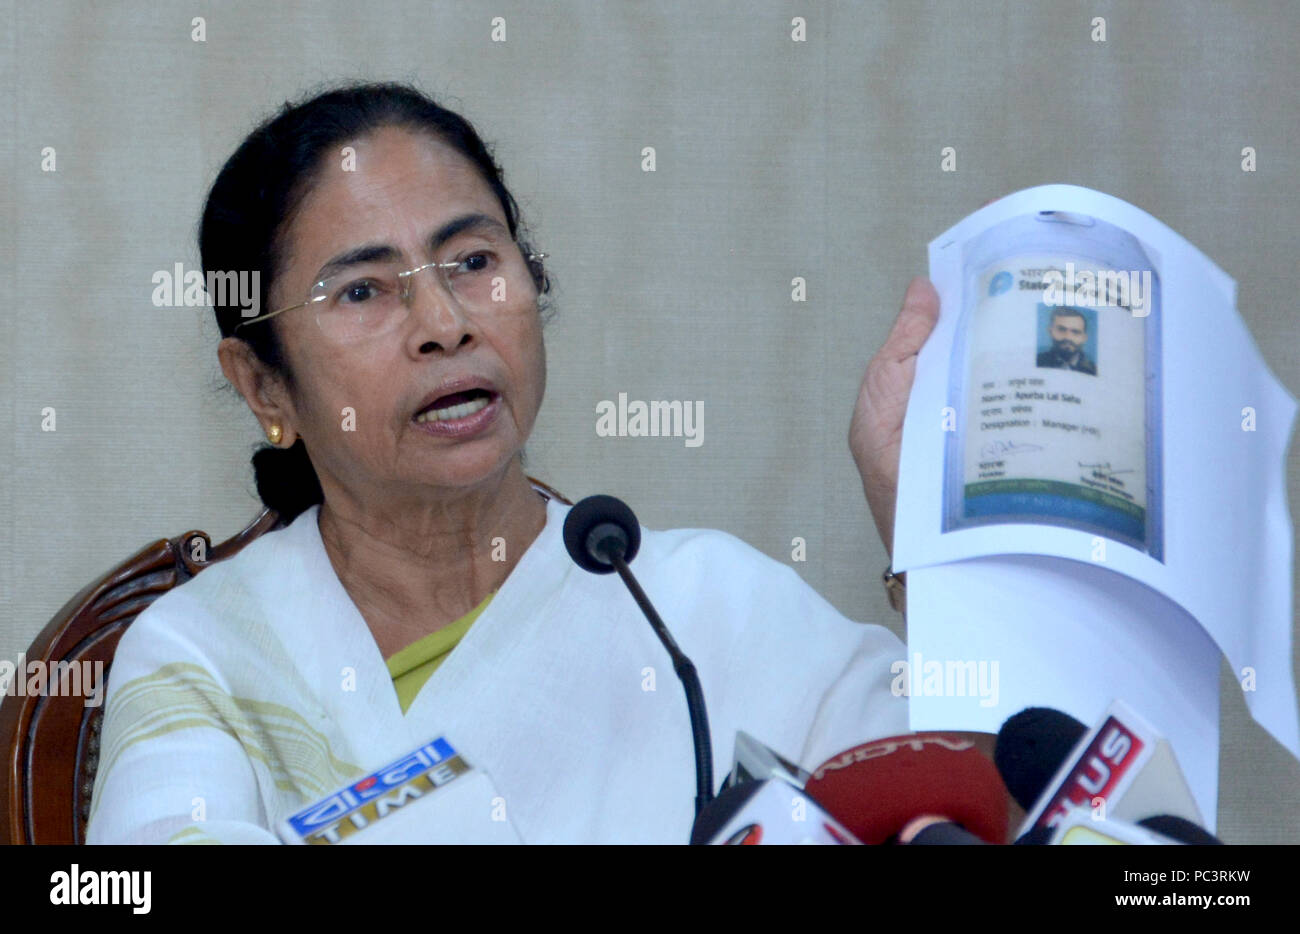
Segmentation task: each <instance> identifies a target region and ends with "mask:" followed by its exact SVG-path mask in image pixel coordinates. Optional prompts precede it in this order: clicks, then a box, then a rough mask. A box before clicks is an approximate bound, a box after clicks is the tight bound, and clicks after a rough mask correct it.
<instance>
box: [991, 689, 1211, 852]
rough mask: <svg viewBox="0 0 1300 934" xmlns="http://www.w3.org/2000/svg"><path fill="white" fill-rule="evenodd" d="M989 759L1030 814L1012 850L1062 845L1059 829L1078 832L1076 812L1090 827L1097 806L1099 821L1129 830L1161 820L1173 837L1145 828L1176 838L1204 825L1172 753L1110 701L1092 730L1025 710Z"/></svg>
mask: <svg viewBox="0 0 1300 934" xmlns="http://www.w3.org/2000/svg"><path fill="white" fill-rule="evenodd" d="M1063 750H1065V751H1064V752H1063ZM994 760H995V761H996V762H997V764H998V768H999V770H1000V771H1001V772H1002V776H1003V780H1004V781H1005V782H1006V785H1007V788H1008V789H1009V790H1011V792H1012V794H1013V796H1014V797H1015V798H1016V800H1017V802H1019V803H1020V805H1021V807H1023V808H1025V810H1026V811H1027V812H1028V816H1027V817H1026V819H1025V823H1024V825H1023V826H1022V827H1021V837H1020V839H1018V840H1017V841H1016V842H1017V843H1029V844H1039V843H1057V842H1060V841H1062V840H1063V839H1064V837H1065V833H1064V829H1068V828H1064V825H1066V824H1067V823H1068V824H1069V826H1075V817H1076V815H1074V812H1075V811H1076V810H1080V809H1081V810H1084V811H1086V812H1087V816H1088V819H1089V820H1092V814H1093V809H1094V808H1096V807H1097V806H1098V805H1099V804H1100V806H1101V807H1102V808H1103V809H1104V810H1103V815H1102V816H1104V817H1105V818H1108V819H1109V820H1110V821H1112V822H1114V823H1127V824H1129V825H1130V826H1136V825H1137V824H1140V822H1141V821H1142V820H1144V819H1148V818H1156V816H1157V815H1158V816H1159V818H1160V820H1159V821H1158V823H1159V824H1160V826H1163V827H1165V828H1166V829H1169V830H1170V831H1171V832H1170V833H1168V834H1165V833H1163V831H1161V830H1159V829H1157V827H1155V826H1153V827H1151V828H1148V829H1149V830H1152V831H1155V832H1156V833H1160V834H1161V835H1162V836H1165V837H1172V838H1174V839H1179V835H1180V834H1181V835H1183V836H1185V835H1186V825H1188V824H1190V825H1192V826H1196V825H1199V824H1200V822H1201V815H1200V811H1199V810H1198V809H1197V807H1196V801H1195V799H1194V798H1193V797H1192V793H1191V790H1190V789H1189V788H1188V786H1187V782H1186V779H1184V777H1183V773H1182V770H1181V769H1180V768H1179V767H1178V760H1177V758H1176V757H1175V756H1174V752H1173V749H1172V747H1170V745H1169V743H1168V741H1167V740H1165V739H1164V738H1163V737H1161V736H1160V735H1159V734H1158V733H1157V732H1156V731H1155V729H1154V727H1152V726H1151V724H1150V723H1148V722H1147V721H1146V720H1144V719H1142V718H1141V717H1139V716H1138V715H1137V713H1135V712H1134V711H1133V710H1132V709H1131V708H1130V707H1128V705H1127V704H1124V703H1123V702H1122V701H1118V700H1117V701H1114V702H1113V703H1112V704H1111V706H1110V708H1109V709H1108V710H1107V711H1106V713H1105V715H1104V716H1103V717H1102V719H1101V721H1100V722H1099V723H1098V724H1097V726H1095V727H1093V728H1092V729H1091V730H1089V729H1087V728H1085V727H1084V726H1083V724H1081V723H1080V722H1079V721H1078V720H1075V719H1074V718H1073V717H1071V716H1069V715H1068V714H1064V713H1061V712H1060V711H1055V710H1051V709H1050V708H1045V707H1038V708H1030V709H1028V710H1025V711H1022V712H1021V713H1018V714H1016V715H1015V716H1013V717H1011V718H1009V719H1008V720H1007V722H1006V723H1004V724H1003V726H1002V729H1001V730H1000V731H999V732H998V739H997V745H996V747H995V751H994ZM1172 818H1176V819H1179V820H1180V821H1182V822H1184V823H1178V822H1174V821H1171V820H1169V819H1172ZM1094 823H1095V824H1097V825H1100V824H1101V821H1100V820H1097V821H1094ZM1196 829H1197V830H1200V832H1201V833H1202V834H1205V836H1206V837H1209V838H1210V839H1211V840H1212V839H1214V838H1213V837H1211V836H1210V835H1209V834H1208V832H1206V831H1204V830H1203V829H1201V828H1200V827H1199V826H1196ZM1138 833H1139V834H1141V833H1142V830H1141V829H1140V828H1139V829H1138ZM1076 836H1078V835H1076ZM1200 842H1208V841H1207V840H1205V839H1201V840H1200Z"/></svg>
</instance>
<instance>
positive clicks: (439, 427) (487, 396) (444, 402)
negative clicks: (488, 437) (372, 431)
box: [413, 389, 501, 435]
mask: <svg viewBox="0 0 1300 934" xmlns="http://www.w3.org/2000/svg"><path fill="white" fill-rule="evenodd" d="M500 408H501V396H500V395H499V394H498V393H495V392H489V391H488V390H486V389H467V390H465V391H464V392H453V393H448V394H447V395H445V396H442V397H440V398H438V399H436V400H434V402H433V404H432V405H430V406H429V407H428V408H427V409H425V410H424V411H422V412H419V413H417V414H416V415H415V417H414V419H413V420H414V421H415V423H416V424H417V425H419V426H420V427H421V428H422V429H423V430H425V431H428V432H431V433H433V434H439V435H465V434H473V433H475V432H477V431H479V430H481V429H483V428H485V427H487V425H488V424H490V423H491V422H492V420H493V419H494V418H495V417H496V414H497V412H498V411H499V410H500Z"/></svg>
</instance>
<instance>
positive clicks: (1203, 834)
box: [1138, 814, 1224, 846]
mask: <svg viewBox="0 0 1300 934" xmlns="http://www.w3.org/2000/svg"><path fill="white" fill-rule="evenodd" d="M1138 826H1139V827H1145V828H1146V829H1147V830H1150V831H1153V832H1155V833H1158V834H1160V835H1161V836H1162V837H1168V838H1169V839H1170V840H1177V841H1178V842H1179V843H1186V844H1190V845H1192V846H1223V845H1224V843H1223V841H1222V840H1220V839H1219V838H1218V837H1216V836H1215V835H1214V834H1212V833H1210V832H1209V831H1208V830H1206V829H1205V828H1204V827H1201V826H1199V825H1197V824H1193V823H1192V822H1191V821H1189V820H1187V819H1185V818H1182V817H1174V816H1173V815H1172V814H1158V815H1156V816H1155V817H1144V818H1142V819H1141V820H1140V821H1138Z"/></svg>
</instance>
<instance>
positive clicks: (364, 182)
mask: <svg viewBox="0 0 1300 934" xmlns="http://www.w3.org/2000/svg"><path fill="white" fill-rule="evenodd" d="M200 249H201V252H202V259H203V265H204V267H205V270H207V271H209V272H211V271H223V272H229V271H232V270H233V271H256V272H258V273H259V276H260V283H261V296H260V298H261V308H262V309H269V310H266V311H265V313H260V314H257V315H255V316H253V317H248V316H245V315H244V314H243V312H242V310H241V309H240V308H238V307H236V306H233V305H231V306H227V307H218V308H217V312H216V314H217V321H218V323H219V326H220V329H221V333H222V335H223V340H222V341H221V343H220V346H219V348H218V354H219V357H220V360H221V366H222V370H223V371H224V373H225V374H226V376H227V378H228V379H229V380H230V382H231V383H232V384H233V385H234V386H235V387H236V388H237V389H238V391H239V392H240V394H241V395H242V396H243V398H244V399H245V401H246V402H247V403H248V405H249V407H250V408H251V409H252V411H253V412H254V414H255V415H256V416H257V418H258V420H259V422H260V423H261V424H262V426H263V428H264V430H265V431H266V435H267V439H268V441H269V442H270V445H271V446H270V447H267V448H265V449H263V450H261V451H259V452H258V454H257V455H255V457H254V467H255V470H256V475H257V486H258V493H259V495H260V496H261V497H262V499H263V501H264V502H265V503H266V504H267V505H268V506H270V507H271V508H273V509H276V510H278V511H279V512H280V513H281V514H282V516H283V517H284V519H285V520H286V521H287V522H288V523H289V525H288V527H287V528H285V529H283V530H280V531H276V532H272V533H268V534H266V535H264V536H262V537H261V538H260V539H259V540H257V541H256V542H254V543H253V544H252V545H250V546H249V547H247V548H246V549H245V550H244V551H243V552H241V553H240V554H239V555H237V556H235V557H234V558H232V559H230V560H228V561H225V562H222V563H220V564H217V565H214V566H213V567H211V568H209V569H208V570H206V571H204V573H202V574H201V575H199V576H197V577H196V578H194V579H193V580H192V581H190V582H188V583H186V584H184V585H183V586H180V587H177V588H175V589H174V590H172V591H171V592H169V593H167V594H166V595H164V596H163V597H161V598H160V599H158V600H157V601H156V602H155V603H154V604H153V605H152V606H151V607H150V608H149V609H147V610H146V611H145V612H144V613H142V614H141V615H140V617H139V618H138V619H137V620H136V621H135V623H134V624H133V625H132V627H131V628H130V629H129V630H128V632H127V633H126V635H125V636H124V637H123V639H122V641H121V644H120V647H119V648H118V651H117V656H116V661H115V663H114V667H113V670H112V677H111V680H110V685H109V692H108V699H107V706H106V711H105V721H104V732H103V738H102V751H101V758H100V768H99V771H98V774H97V778H96V785H95V790H94V795H93V805H92V814H91V820H90V825H89V829H88V840H89V841H90V842H167V841H176V842H209V841H213V840H216V841H227V842H275V841H276V840H277V837H276V833H275V827H276V825H277V823H278V822H279V821H281V820H282V819H284V818H285V817H287V816H288V815H290V814H292V813H293V812H295V811H296V810H298V809H300V808H302V807H303V806H304V805H306V804H309V803H311V802H312V801H314V800H316V799H318V798H320V797H321V796H323V795H324V794H326V793H328V792H330V791H332V790H333V789H335V788H336V787H338V786H340V785H341V784H343V783H344V782H346V781H349V780H350V779H353V778H355V777H356V776H358V775H362V774H365V773H367V772H369V771H371V770H372V769H375V768H377V767H379V766H381V765H383V764H385V763H387V762H390V761H392V760H394V759H395V758H397V757H398V756H401V755H403V754H404V753H407V752H409V751H410V750H412V749H414V748H416V747H417V746H419V745H420V744H422V743H424V742H427V741H428V740H430V739H432V738H434V737H437V736H445V737H446V738H447V739H448V740H449V741H450V742H451V743H452V745H454V746H456V747H457V748H458V749H459V750H460V751H462V752H463V753H464V755H465V756H466V758H467V759H468V760H469V761H470V762H471V763H472V764H473V765H474V766H476V767H478V768H480V769H482V770H484V771H485V772H486V773H487V774H488V776H490V779H491V781H492V783H493V787H494V788H495V790H496V792H497V793H496V794H495V795H494V796H493V797H492V802H493V807H492V809H491V810H492V813H491V814H489V813H488V809H487V808H485V809H484V811H483V813H482V815H481V820H482V821H483V822H484V823H483V833H482V835H481V837H482V838H483V839H489V838H495V837H494V836H493V834H492V833H491V832H490V831H494V830H495V829H496V827H495V826H493V825H491V824H489V823H488V822H489V821H493V822H494V823H495V824H497V825H499V824H500V823H502V822H503V821H504V822H508V823H509V825H510V827H511V828H512V830H513V831H514V833H515V835H516V836H517V837H518V838H520V839H522V840H523V841H525V842H538V843H540V842H684V841H685V840H686V839H687V836H688V834H689V830H690V825H691V821H692V818H693V799H692V789H693V760H692V756H691V747H690V742H689V736H690V733H689V722H688V719H687V713H686V709H685V704H684V703H683V700H682V696H681V692H680V690H679V689H678V686H677V685H676V684H675V683H674V678H673V675H672V673H671V670H670V666H669V664H668V662H667V657H666V655H665V654H664V652H663V649H662V647H661V646H660V645H659V644H658V642H657V641H656V639H655V637H654V635H653V633H652V631H651V629H650V627H649V626H648V625H646V623H645V621H644V620H643V619H642V618H641V617H640V614H639V611H638V610H637V609H636V607H635V605H634V604H633V602H632V600H631V599H630V598H629V596H628V594H627V593H626V592H625V591H624V590H623V589H622V584H621V583H620V582H619V581H618V580H617V579H615V578H613V577H597V576H593V575H591V574H588V573H586V572H583V571H581V570H579V569H578V568H577V567H575V566H574V565H573V564H572V562H571V561H570V560H569V558H568V556H567V554H566V553H565V551H564V548H563V544H562V542H561V539H560V526H561V525H562V523H563V520H564V516H565V513H566V511H567V507H565V506H564V505H562V504H561V503H560V502H559V501H558V500H557V499H555V498H554V497H552V496H550V495H549V494H548V493H547V491H546V490H544V489H541V488H538V487H536V486H534V485H533V484H532V483H531V482H530V481H529V480H528V478H527V477H526V476H525V474H524V471H523V467H522V451H523V447H524V444H525V443H526V441H527V440H528V437H529V434H530V432H531V431H532V428H533V425H534V422H535V419H536V416H537V412H538V409H539V406H540V405H541V401H542V396H543V390H544V387H545V382H546V357H545V353H544V349H543V341H542V299H543V296H544V295H545V293H546V292H547V290H548V283H547V281H546V277H545V274H544V272H543V271H542V268H541V257H540V255H539V254H536V253H535V252H534V251H533V250H532V248H531V247H530V246H528V245H527V243H526V242H525V238H524V234H523V227H522V225H521V221H520V218H519V216H518V210H517V207H516V205H515V202H514V199H513V197H512V196H511V195H510V193H509V192H508V191H507V190H506V188H505V186H504V185H503V183H502V180H501V172H500V170H499V168H498V167H497V166H496V164H495V163H494V161H493V159H492V157H491V156H490V155H489V153H488V151H487V149H486V148H485V147H484V145H483V143H482V142H481V140H480V139H479V137H478V136H477V134H476V133H475V132H474V130H473V129H472V128H471V127H470V126H469V125H468V124H467V123H466V122H465V121H464V120H463V119H462V118H460V117H459V116H457V115H456V114H454V113H451V112H450V111H447V110H444V109H443V108H441V107H439V106H437V105H436V104H434V103H433V102H432V101H430V100H428V99H427V98H426V97H424V96H422V95H421V94H419V93H418V92H416V91H414V90H412V89H410V88H406V87H402V86H397V85H365V86H353V87H348V88H343V89H341V90H337V91H333V92H330V93H326V94H323V95H320V96H317V97H315V98H313V99H311V100H308V101H306V102H305V103H302V104H300V105H298V106H295V107H287V106H286V108H285V109H283V110H282V111H281V112H280V113H279V114H278V115H277V116H275V117H274V118H273V119H271V120H269V121H268V122H266V123H265V124H263V125H262V126H261V127H259V128H258V129H257V130H255V131H254V132H253V133H252V134H251V135H250V136H249V137H248V139H247V140H245V142H244V143H243V144H242V145H241V146H240V147H239V149H238V150H237V151H236V152H235V154H234V155H233V156H232V157H231V158H230V160H229V161H228V162H227V163H226V165H225V167H224V168H223V169H222V171H221V173H220V175H219V176H218V178H217V180H216V182H215V184H214V185H213V188H212V191H211V193H210V195H209V198H208V202H207V206H206V209H205V211H204V216H203V223H202V229H201V232H200ZM936 315H937V299H936V298H935V297H934V294H933V291H932V290H930V289H929V288H928V286H927V285H926V284H925V283H924V282H923V280H918V281H916V282H914V283H913V286H912V287H911V288H910V289H909V292H908V298H907V299H906V300H905V303H904V313H903V314H902V315H901V316H900V319H899V323H898V324H897V325H896V326H895V329H894V333H893V334H892V335H891V338H890V341H889V342H888V343H887V344H886V347H885V348H884V349H883V350H882V351H881V354H880V355H878V356H877V358H876V360H874V361H873V363H872V365H871V366H870V367H869V368H868V372H867V375H866V377H865V379H864V382H863V389H862V394H861V396H860V398H859V404H858V408H857V411H856V412H855V415H854V423H853V428H852V430H851V432H850V444H851V447H852V449H853V452H854V456H855V458H856V460H857V462H858V465H859V468H860V470H861V472H862V475H863V478H864V486H865V489H866V492H867V495H868V500H869V502H870V504H871V508H872V513H873V516H874V517H875V519H876V522H877V524H878V526H879V527H880V528H881V529H882V531H883V534H884V535H885V536H886V543H887V544H888V534H889V533H888V529H889V526H890V524H891V523H892V511H893V503H892V497H893V488H894V485H895V481H896V473H897V463H898V442H899V437H900V435H901V424H902V410H903V406H904V404H905V400H906V395H907V390H908V387H909V385H910V378H911V369H910V367H911V358H912V357H913V356H914V355H915V353H916V351H917V349H919V347H920V345H921V343H922V342H923V341H924V338H925V336H926V335H927V334H928V332H929V329H930V327H931V326H932V324H933V320H934V318H935V316H936ZM636 570H637V573H638V576H639V578H640V580H641V581H642V583H643V585H644V587H645V589H646V590H647V591H648V592H649V593H650V594H651V595H652V596H653V598H654V599H655V601H656V603H657V605H658V607H659V609H660V612H661V613H662V615H663V616H664V618H665V619H666V620H668V622H669V625H670V626H671V627H672V629H673V632H674V635H675V636H676V639H677V641H678V642H679V643H680V645H681V646H682V648H683V650H685V651H686V652H687V653H688V654H690V655H691V656H692V657H693V658H694V661H695V663H696V666H697V668H698V669H699V673H700V678H701V681H702V683H703V689H704V695H705V698H706V700H707V703H708V711H709V717H710V720H711V725H712V728H713V734H714V736H715V737H716V741H715V744H714V745H715V766H714V767H715V771H716V772H717V773H718V774H721V773H722V772H723V771H724V770H725V769H726V768H727V767H728V764H729V761H730V755H731V740H732V737H733V736H734V735H735V732H736V730H738V729H743V730H745V731H747V732H749V733H750V734H752V735H754V736H756V737H757V738H758V739H760V740H761V741H763V742H764V743H766V744H767V745H769V746H771V747H772V748H773V749H775V750H777V751H779V752H782V753H783V754H785V755H788V756H792V757H796V756H797V757H798V758H799V760H800V762H801V764H803V765H804V766H815V765H817V764H818V763H820V762H821V761H823V760H824V759H825V758H827V757H829V756H830V755H833V754H834V753H836V752H838V751H840V750H842V749H844V748H846V747H848V746H851V745H854V744H856V743H859V742H862V741H863V740H866V739H870V738H875V737H878V736H884V735H890V734H894V733H899V732H904V731H905V730H906V713H905V710H906V708H905V704H906V701H905V700H903V699H901V698H895V697H893V696H891V694H890V692H889V682H890V677H891V676H890V674H889V666H890V664H891V662H893V661H894V660H896V659H900V658H902V657H903V655H904V652H903V647H902V646H901V645H900V644H899V642H898V640H897V639H896V638H895V637H894V636H893V635H892V634H890V633H889V632H888V631H887V630H885V629H883V628H881V627H878V626H861V625H858V624H854V623H850V622H848V621H846V620H845V619H843V617H841V616H840V615H839V614H838V613H837V612H836V611H835V610H834V609H833V608H832V607H831V606H830V605H829V604H827V603H826V602H825V601H824V600H822V599H821V598H820V597H819V596H818V595H817V594H816V593H815V592H813V591H812V590H811V589H809V588H808V587H807V586H806V585H805V584H803V583H802V581H801V580H800V579H799V577H798V576H797V575H796V574H795V573H794V572H793V571H791V570H790V569H788V568H786V567H784V566H783V565H780V564H777V563H776V562H774V561H771V560H770V559H768V558H766V557H764V556H762V555H761V554H759V553H758V552H756V551H754V550H753V549H751V548H749V547H748V546H746V545H744V544H743V543H741V542H740V541H738V540H736V539H735V538H732V537H731V536H728V535H725V534H723V533H720V532H709V531H673V532H651V531H646V532H645V533H644V538H643V544H642V549H641V553H640V555H639V556H638V557H637V559H636ZM453 649H454V651H452V650H453ZM435 670H436V676H432V675H433V673H434V672H435ZM471 817H472V818H473V819H479V818H478V817H476V816H474V815H471ZM469 838H476V835H475V834H474V833H473V832H472V831H471V832H470V833H469Z"/></svg>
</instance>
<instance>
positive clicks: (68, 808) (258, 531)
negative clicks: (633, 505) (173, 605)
mask: <svg viewBox="0 0 1300 934" xmlns="http://www.w3.org/2000/svg"><path fill="white" fill-rule="evenodd" d="M528 479H529V480H530V481H531V482H532V483H533V485H534V486H537V487H540V488H541V489H542V490H543V491H545V492H546V493H547V494H548V495H550V496H551V497H553V498H554V499H558V500H559V501H560V502H562V503H566V504H568V505H572V503H570V501H569V500H568V499H565V497H564V496H563V495H562V494H560V493H559V492H557V491H556V490H554V489H552V488H551V487H549V486H547V485H546V484H545V483H542V482H541V481H540V480H536V479H534V478H532V477H529V478H528ZM283 524H284V523H283V522H281V521H280V517H279V515H278V514H276V513H274V512H272V511H271V510H269V509H263V510H262V512H261V513H260V514H259V515H258V516H257V518H256V519H254V520H253V521H252V522H251V523H249V525H248V527H247V528H245V529H244V530H243V531H242V532H239V533H238V534H236V535H233V536H231V537H230V538H229V539H227V540H226V541H224V542H222V543H221V544H219V545H217V546H215V547H213V546H212V543H211V540H210V539H209V538H208V536H207V534H206V533H204V532H199V531H191V532H186V533H185V534H184V535H179V536H177V537H176V538H164V539H160V540H159V541H156V542H154V543H153V544H152V545H149V546H147V547H145V548H143V549H141V550H140V551H139V552H138V553H136V554H135V555H133V556H132V557H130V558H128V559H127V560H126V561H124V562H122V563H121V564H119V565H118V566H117V567H115V568H113V569H112V570H111V571H109V572H108V573H107V574H105V575H103V576H102V577H100V578H99V579H98V580H96V581H93V582H91V583H90V584H88V585H87V586H86V587H85V588H84V589H83V590H82V591H81V592H80V593H78V594H77V595H76V596H75V597H73V598H72V599H71V600H69V601H68V602H67V603H66V604H64V606H63V609H61V610H59V612H57V613H55V614H54V618H53V619H51V620H50V623H49V625H48V626H46V627H45V628H44V629H43V630H42V631H41V634H40V635H39V636H37V637H36V639H35V641H33V642H32V644H31V646H30V647H29V648H28V649H27V653H26V656H25V658H24V661H25V662H29V661H40V662H43V663H45V665H46V666H47V668H46V670H47V671H49V670H51V668H52V666H53V665H54V664H56V663H59V662H77V663H80V662H83V661H86V662H91V663H94V662H103V663H104V679H105V682H107V679H108V671H109V668H110V667H111V666H112V664H113V653H114V652H115V651H117V643H118V640H119V639H121V638H122V633H124V632H126V627H128V626H130V625H131V623H132V622H134V620H135V618H136V617H137V616H139V615H140V613H141V612H142V611H143V610H144V608H145V607H147V606H148V605H149V604H151V603H153V602H154V601H155V600H157V599H158V598H159V597H160V596H162V595H163V594H164V593H166V592H167V591H169V590H171V589H172V588H173V587H175V586H176V585H177V584H183V583H184V582H185V581H187V580H189V579H190V578H191V577H193V576H194V575H195V574H197V573H199V571H201V570H203V569H204V568H205V567H209V566H210V565H212V564H215V563H216V562H218V561H223V560H225V559H226V558H229V557H231V556H232V555H235V554H238V553H239V551H240V550H241V549H243V548H244V546H245V545H247V544H248V543H249V542H251V541H253V539H255V538H257V537H258V536H259V535H262V534H263V533H265V532H269V531H271V530H272V529H276V528H280V527H281V526H282V525H283ZM24 667H25V665H24ZM14 677H15V679H16V678H18V677H20V673H19V672H15V673H14ZM103 714H104V708H103V707H102V706H101V707H87V706H85V698H84V697H83V696H53V693H52V692H50V695H49V696H44V695H42V696H36V697H32V696H27V695H23V696H19V695H17V694H16V693H15V692H14V691H13V690H10V691H9V693H8V694H7V695H6V696H5V698H4V701H3V703H0V844H2V843H56V844H69V843H84V842H85V841H86V821H87V819H88V818H89V817H90V795H91V792H92V791H93V790H94V787H95V767H96V766H97V765H98V762H99V728H100V722H101V720H102V718H103Z"/></svg>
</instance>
